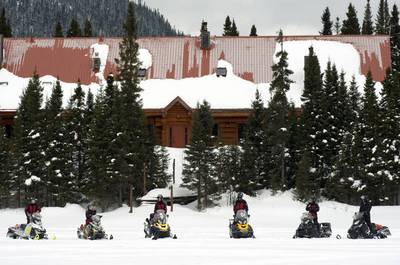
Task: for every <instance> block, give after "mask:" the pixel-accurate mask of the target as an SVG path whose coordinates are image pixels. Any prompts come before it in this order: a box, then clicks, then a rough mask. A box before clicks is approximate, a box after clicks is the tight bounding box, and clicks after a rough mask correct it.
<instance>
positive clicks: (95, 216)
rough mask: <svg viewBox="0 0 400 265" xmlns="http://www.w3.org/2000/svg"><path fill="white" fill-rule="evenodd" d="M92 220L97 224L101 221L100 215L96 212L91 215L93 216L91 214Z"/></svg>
mask: <svg viewBox="0 0 400 265" xmlns="http://www.w3.org/2000/svg"><path fill="white" fill-rule="evenodd" d="M92 222H93V223H95V224H97V225H98V224H100V222H101V215H97V214H96V215H93V216H92Z"/></svg>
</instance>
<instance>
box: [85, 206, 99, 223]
mask: <svg viewBox="0 0 400 265" xmlns="http://www.w3.org/2000/svg"><path fill="white" fill-rule="evenodd" d="M96 213H97V211H96V210H89V209H88V210H87V211H86V225H88V224H90V223H91V222H92V221H93V220H92V216H93V215H96Z"/></svg>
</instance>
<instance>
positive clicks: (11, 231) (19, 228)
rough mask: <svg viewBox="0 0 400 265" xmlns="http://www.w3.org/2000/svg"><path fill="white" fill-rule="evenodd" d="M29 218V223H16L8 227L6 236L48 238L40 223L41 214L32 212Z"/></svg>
mask: <svg viewBox="0 0 400 265" xmlns="http://www.w3.org/2000/svg"><path fill="white" fill-rule="evenodd" d="M30 219H31V222H30V223H29V224H17V225H15V226H13V227H9V228H8V231H7V237H10V238H13V239H33V240H40V239H48V236H47V233H46V229H45V228H44V227H43V225H42V215H41V214H40V213H34V214H32V216H31V218H30Z"/></svg>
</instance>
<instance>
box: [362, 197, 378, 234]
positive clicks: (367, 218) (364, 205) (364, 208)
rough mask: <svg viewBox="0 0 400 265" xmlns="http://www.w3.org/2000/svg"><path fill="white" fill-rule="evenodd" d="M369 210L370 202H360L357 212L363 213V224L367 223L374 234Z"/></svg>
mask: <svg viewBox="0 0 400 265" xmlns="http://www.w3.org/2000/svg"><path fill="white" fill-rule="evenodd" d="M371 208H372V205H371V202H370V201H368V200H361V203H360V210H359V212H360V213H363V216H364V220H365V222H366V223H367V225H368V227H369V229H370V230H371V232H373V233H374V232H375V229H374V228H373V227H372V224H371Z"/></svg>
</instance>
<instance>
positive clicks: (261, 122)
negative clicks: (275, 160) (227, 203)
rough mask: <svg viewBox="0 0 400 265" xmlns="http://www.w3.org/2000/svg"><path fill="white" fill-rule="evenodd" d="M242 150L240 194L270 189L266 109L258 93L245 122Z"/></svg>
mask: <svg viewBox="0 0 400 265" xmlns="http://www.w3.org/2000/svg"><path fill="white" fill-rule="evenodd" d="M241 144H242V148H243V175H242V177H241V178H240V180H239V187H240V189H241V191H242V192H245V193H247V194H253V193H254V191H255V190H257V189H260V188H266V187H270V185H271V182H270V180H269V179H268V175H267V172H268V168H269V165H268V163H269V161H270V159H269V152H268V142H267V132H266V109H265V107H264V103H263V101H262V99H261V95H260V92H259V91H258V90H257V91H256V96H255V100H254V101H253V102H252V105H251V112H250V116H249V118H248V120H247V124H246V129H245V136H244V140H243V142H242V143H241Z"/></svg>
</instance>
